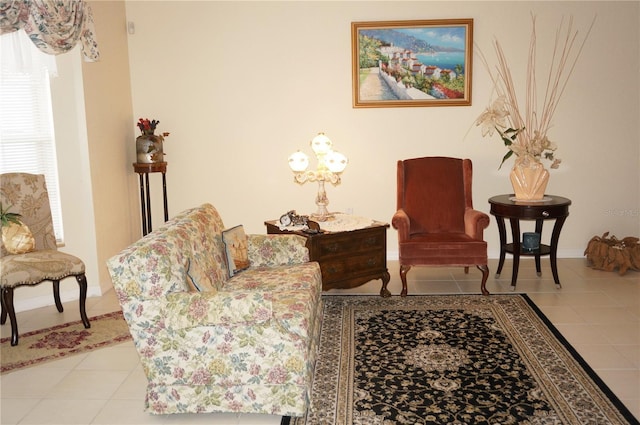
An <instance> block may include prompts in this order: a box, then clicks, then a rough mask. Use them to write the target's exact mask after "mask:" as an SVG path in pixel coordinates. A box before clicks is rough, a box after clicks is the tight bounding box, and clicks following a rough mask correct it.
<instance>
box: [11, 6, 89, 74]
mask: <svg viewBox="0 0 640 425" xmlns="http://www.w3.org/2000/svg"><path fill="white" fill-rule="evenodd" d="M20 29H22V30H24V31H25V32H26V33H27V35H28V36H29V39H31V41H32V42H33V43H34V44H35V45H36V47H37V48H38V49H40V50H41V51H43V52H45V53H48V54H52V55H59V54H62V53H66V52H68V51H69V50H71V49H73V48H74V47H75V46H76V44H77V43H78V41H80V42H81V43H82V54H83V55H84V58H85V60H86V61H89V62H95V61H97V60H99V59H100V52H99V51H98V43H97V41H96V31H95V27H94V23H93V15H92V13H91V7H90V6H89V4H87V3H86V2H84V1H82V0H75V1H68V0H0V35H1V34H5V33H10V32H14V31H18V30H20Z"/></svg>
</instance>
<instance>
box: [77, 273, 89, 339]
mask: <svg viewBox="0 0 640 425" xmlns="http://www.w3.org/2000/svg"><path fill="white" fill-rule="evenodd" d="M76 280H77V281H78V285H79V286H80V299H79V300H78V302H79V303H80V318H81V319H82V324H83V325H84V327H85V328H86V329H89V328H90V327H91V323H89V318H88V317H87V309H86V306H85V305H86V301H87V277H86V276H85V275H84V273H82V274H79V275H77V276H76Z"/></svg>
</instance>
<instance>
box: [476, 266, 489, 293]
mask: <svg viewBox="0 0 640 425" xmlns="http://www.w3.org/2000/svg"><path fill="white" fill-rule="evenodd" d="M476 267H478V270H480V271H481V272H482V284H481V285H480V290H481V291H482V295H490V294H489V291H487V278H488V277H489V267H488V266H487V265H486V264H482V265H477V266H476Z"/></svg>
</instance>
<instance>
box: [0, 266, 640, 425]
mask: <svg viewBox="0 0 640 425" xmlns="http://www.w3.org/2000/svg"><path fill="white" fill-rule="evenodd" d="M558 262H559V274H560V279H561V282H562V289H560V290H558V289H556V288H555V285H554V283H553V279H552V278H551V271H550V270H549V261H548V259H543V264H542V277H538V276H536V273H535V267H534V264H533V261H530V260H529V261H528V260H524V261H521V266H520V273H519V278H518V286H517V289H516V291H517V292H526V293H527V294H529V296H530V297H531V298H532V299H533V300H534V302H535V303H536V304H537V305H538V306H539V307H540V308H541V309H542V311H543V312H544V313H545V315H546V316H547V317H548V318H549V319H550V320H551V321H552V322H553V323H554V325H555V326H556V327H557V328H558V329H559V330H560V331H561V332H562V334H563V335H564V336H565V337H566V338H567V340H569V342H570V343H571V344H572V345H573V346H574V347H575V348H576V349H577V350H578V352H579V353H580V354H581V355H582V356H583V357H584V358H585V359H586V361H587V362H588V363H589V364H590V365H591V367H592V368H593V369H595V371H596V372H597V373H598V375H599V376H600V377H601V378H602V379H603V380H604V381H605V382H606V384H607V385H608V386H609V387H610V388H611V389H612V390H613V392H614V393H615V394H616V395H617V396H618V397H619V398H620V399H621V400H622V401H623V402H624V403H625V405H626V406H627V407H628V408H629V409H630V410H631V412H632V413H633V414H634V415H635V416H636V417H637V418H640V273H639V272H628V273H627V274H626V275H625V276H618V274H617V273H610V272H602V271H597V270H592V269H589V268H587V267H586V265H585V261H584V260H583V259H560V260H559V261H558ZM388 266H389V272H390V273H391V282H390V284H389V289H390V290H391V292H392V293H393V294H394V295H398V294H399V293H400V287H401V284H400V278H399V275H398V263H397V261H391V262H389V265H388ZM496 266H497V261H496V260H492V261H490V264H489V267H490V269H491V270H493V272H492V274H491V275H490V277H489V281H488V284H487V287H488V289H489V291H491V292H492V293H500V292H510V281H511V261H510V260H507V263H506V264H505V268H504V270H503V273H502V276H500V278H495V277H494V274H493V273H495V269H496ZM479 277H480V272H479V271H478V270H476V269H471V270H470V272H469V274H468V275H465V274H464V271H463V270H462V269H452V268H414V269H412V270H411V271H410V272H409V291H410V294H437V293H479ZM63 284H64V283H63ZM379 290H380V281H379V280H375V281H372V282H369V283H367V284H365V285H363V286H360V287H358V288H354V289H351V290H333V291H330V292H329V293H330V294H338V293H340V294H371V293H378V292H379ZM22 291H28V289H20V290H18V291H16V297H19V296H20V292H22ZM118 308H119V307H118V304H117V300H116V299H115V296H114V294H113V291H109V292H107V293H106V294H105V295H104V296H102V297H99V298H90V299H88V300H87V310H88V314H89V316H96V315H99V314H102V313H107V312H110V311H114V310H116V309H118ZM78 318H79V314H78V312H77V302H73V303H65V311H64V313H62V314H60V313H58V312H57V310H56V309H55V307H54V306H51V307H46V308H41V309H36V310H31V311H26V312H21V313H19V314H18V324H19V329H20V331H21V332H27V331H30V330H35V329H41V328H45V327H49V326H52V325H54V324H57V323H64V322H67V321H71V320H78ZM1 328H2V332H1V335H2V337H6V336H9V334H10V329H9V328H10V327H9V325H8V324H5V325H3V326H2V327H1ZM145 385H146V381H145V377H144V374H143V372H142V369H141V367H140V363H139V361H138V356H137V353H136V352H135V349H134V347H133V344H132V343H131V342H127V343H122V344H119V345H116V346H113V347H110V348H105V349H101V350H97V351H93V352H91V353H86V354H80V355H76V356H73V357H70V358H66V359H63V360H57V361H54V362H50V363H45V364H43V365H41V366H36V367H32V368H29V369H24V370H21V371H16V372H13V373H9V374H6V375H2V376H1V377H0V390H1V399H0V403H1V404H0V408H1V411H2V413H1V416H0V423H2V424H6V425H9V424H172V423H173V424H200V423H202V424H204V423H207V424H223V425H231V424H243V425H247V424H256V425H257V424H279V423H280V417H278V416H270V415H248V414H242V415H236V414H203V415H170V416H152V415H148V414H146V413H144V412H143V399H144V389H145Z"/></svg>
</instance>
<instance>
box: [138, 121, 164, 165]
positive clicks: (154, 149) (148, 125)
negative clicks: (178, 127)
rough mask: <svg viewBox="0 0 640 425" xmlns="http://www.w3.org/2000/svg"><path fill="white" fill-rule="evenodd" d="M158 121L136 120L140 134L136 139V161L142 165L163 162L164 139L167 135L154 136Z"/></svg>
mask: <svg viewBox="0 0 640 425" xmlns="http://www.w3.org/2000/svg"><path fill="white" fill-rule="evenodd" d="M158 124H160V121H157V120H149V119H148V118H145V119H142V118H140V119H139V120H138V123H137V126H138V128H139V129H140V131H141V132H142V134H141V135H140V136H138V137H137V138H136V160H137V161H138V163H142V164H154V163H158V162H164V155H165V153H164V146H163V142H164V138H165V137H167V136H168V135H169V133H162V135H156V134H155V131H156V127H157V125H158Z"/></svg>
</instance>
